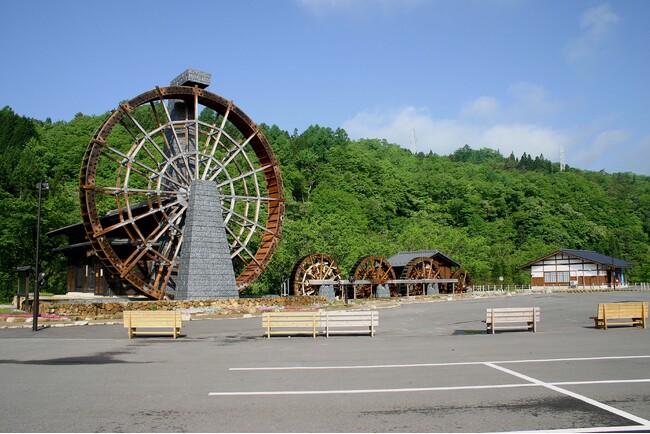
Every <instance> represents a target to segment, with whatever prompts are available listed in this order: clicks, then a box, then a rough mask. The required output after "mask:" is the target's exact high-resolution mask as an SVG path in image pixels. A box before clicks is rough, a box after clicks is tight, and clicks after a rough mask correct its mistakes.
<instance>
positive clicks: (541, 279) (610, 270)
mask: <svg viewBox="0 0 650 434" xmlns="http://www.w3.org/2000/svg"><path fill="white" fill-rule="evenodd" d="M633 266H634V264H633V263H631V262H628V261H624V260H622V259H618V258H614V257H612V256H606V255H603V254H601V253H598V252H594V251H592V250H571V249H559V250H556V251H555V252H553V253H549V254H548V255H545V256H542V257H541V258H537V259H535V260H534V261H531V262H529V263H527V264H525V265H522V266H521V267H520V268H521V269H530V280H531V282H530V284H531V286H532V287H588V288H591V287H597V288H605V287H618V286H627V285H628V282H627V277H626V275H625V269H627V268H630V267H633Z"/></svg>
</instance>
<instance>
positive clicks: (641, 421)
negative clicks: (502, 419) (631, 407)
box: [485, 363, 650, 425]
mask: <svg viewBox="0 0 650 434" xmlns="http://www.w3.org/2000/svg"><path fill="white" fill-rule="evenodd" d="M485 365H486V366H489V367H491V368H494V369H497V370H499V371H501V372H505V373H506V374H510V375H513V376H515V377H517V378H521V379H522V380H526V381H530V382H531V383H533V384H538V385H540V386H542V387H546V388H547V389H550V390H553V391H555V392H558V393H561V394H563V395H568V396H570V397H572V398H575V399H579V400H580V401H582V402H586V403H587V404H591V405H593V406H595V407H598V408H600V409H602V410H605V411H608V412H610V413H614V414H616V415H618V416H621V417H624V418H625V419H628V420H631V421H633V422H636V423H638V424H641V425H650V421H648V420H645V419H643V418H641V417H638V416H635V415H633V414H631V413H628V412H626V411H623V410H619V409H618V408H615V407H612V406H611V405H607V404H603V403H602V402H598V401H596V400H593V399H591V398H587V397H586V396H584V395H580V394H578V393H575V392H571V391H570V390H566V389H563V388H561V387H558V386H556V385H554V384H551V383H545V382H543V381H541V380H538V379H536V378H533V377H529V376H528V375H524V374H521V373H519V372H516V371H513V370H512V369H508V368H504V367H503V366H498V365H495V364H494V363H486V364H485ZM646 381H647V380H646Z"/></svg>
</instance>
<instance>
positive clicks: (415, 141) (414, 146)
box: [411, 127, 418, 154]
mask: <svg viewBox="0 0 650 434" xmlns="http://www.w3.org/2000/svg"><path fill="white" fill-rule="evenodd" d="M417 148H418V138H417V137H416V136H415V127H411V153H412V154H415V150H416V149H417Z"/></svg>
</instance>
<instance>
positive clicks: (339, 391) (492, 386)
mask: <svg viewBox="0 0 650 434" xmlns="http://www.w3.org/2000/svg"><path fill="white" fill-rule="evenodd" d="M486 365H488V366H490V365H489V364H486ZM490 367H494V366H490ZM497 369H498V368H497ZM508 371H509V370H508ZM513 372H514V371H513ZM508 373H510V372H508ZM606 382H607V383H650V378H642V379H638V380H620V381H618V380H606ZM570 384H603V381H600V380H597V381H577V382H562V383H544V382H542V381H537V382H532V381H531V382H529V383H514V384H487V385H482V386H439V387H409V388H398V389H335V390H258V391H251V392H210V393H209V394H208V395H210V396H254V395H336V394H341V395H345V394H364V393H405V392H438V391H449V390H477V389H514V388H518V387H546V386H557V385H570ZM558 389H559V388H558ZM560 390H564V389H560ZM566 392H568V391H566ZM562 393H564V392H562ZM648 423H649V424H650V422H648Z"/></svg>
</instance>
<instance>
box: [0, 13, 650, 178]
mask: <svg viewBox="0 0 650 434" xmlns="http://www.w3.org/2000/svg"><path fill="white" fill-rule="evenodd" d="M0 41H2V42H1V43H2V47H3V50H2V62H1V63H0V106H5V105H8V106H10V107H11V108H12V109H13V110H14V111H15V112H16V113H18V114H20V115H23V116H28V117H33V118H37V119H42V120H45V119H46V118H47V117H50V118H51V119H52V120H54V121H57V120H65V121H69V120H71V119H72V118H73V117H74V115H75V114H76V113H78V112H81V113H84V114H102V113H105V112H107V111H110V110H113V109H114V108H115V107H117V104H118V103H119V102H120V101H122V100H126V99H130V98H132V97H134V96H136V95H138V94H140V93H142V92H144V91H147V90H149V89H152V88H154V87H155V86H157V85H158V86H165V85H168V84H169V81H170V80H171V79H172V78H174V77H175V76H177V75H178V74H179V73H181V72H182V71H183V70H185V69H186V68H189V67H191V68H195V69H200V70H203V71H207V72H210V73H211V74H212V85H211V86H210V88H209V90H211V91H213V92H215V93H217V94H219V95H221V96H223V97H225V98H228V99H231V100H233V101H234V102H235V104H237V105H238V106H239V107H240V108H242V109H243V110H244V111H245V112H246V113H247V114H248V115H249V116H250V117H251V118H252V119H253V120H254V121H255V122H257V123H266V124H269V125H273V124H277V125H278V126H279V127H280V128H282V129H284V130H287V131H289V132H293V131H294V129H297V130H298V132H302V131H303V130H304V129H306V128H307V127H308V126H309V125H315V124H318V125H320V126H326V127H331V128H338V127H342V128H344V129H345V130H346V131H347V132H348V134H349V136H350V137H351V138H353V139H358V138H362V137H379V138H384V139H386V140H387V141H389V142H391V143H398V144H400V145H402V146H404V147H406V148H409V149H415V150H417V151H424V152H428V151H429V150H432V151H433V152H436V153H438V154H442V155H445V154H449V153H451V152H453V151H454V150H455V149H457V148H459V147H462V146H463V145H465V144H468V145H469V146H471V147H472V148H474V149H479V148H482V147H489V148H493V149H499V150H500V151H501V152H502V153H503V154H504V155H505V156H507V155H509V154H510V152H512V151H514V153H515V155H516V156H518V157H519V156H521V154H522V153H523V152H526V153H529V154H532V155H534V156H536V155H539V154H544V156H545V157H546V158H548V159H550V160H552V161H559V158H560V149H564V155H565V160H566V162H567V164H569V165H570V166H572V167H577V168H581V169H587V170H601V169H604V170H605V171H607V172H610V173H612V172H619V171H632V172H636V173H641V174H646V175H650V50H649V49H648V44H649V42H650V1H646V0H620V1H611V0H610V1H609V2H604V1H591V0H571V1H566V0H429V1H424V0H374V1H371V0H275V1H266V0H264V1H263V0H257V1H253V0H250V1H245V0H241V1H207V0H206V1H180V0H177V1H168V0H137V1H135V0H129V1H125V0H111V1H110V2H100V1H87V0H83V1H81V0H65V1H64V0H59V1H52V0H49V1H47V0H21V1H13V0H11V1H10V0H0Z"/></svg>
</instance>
